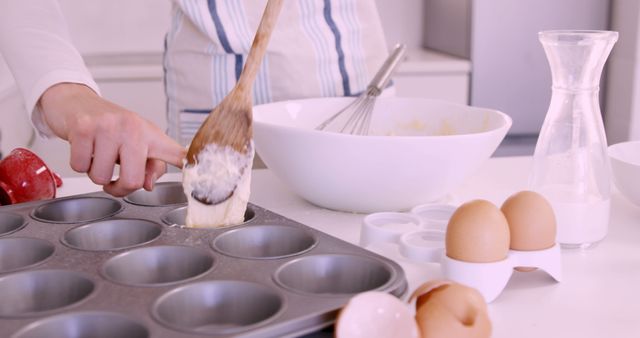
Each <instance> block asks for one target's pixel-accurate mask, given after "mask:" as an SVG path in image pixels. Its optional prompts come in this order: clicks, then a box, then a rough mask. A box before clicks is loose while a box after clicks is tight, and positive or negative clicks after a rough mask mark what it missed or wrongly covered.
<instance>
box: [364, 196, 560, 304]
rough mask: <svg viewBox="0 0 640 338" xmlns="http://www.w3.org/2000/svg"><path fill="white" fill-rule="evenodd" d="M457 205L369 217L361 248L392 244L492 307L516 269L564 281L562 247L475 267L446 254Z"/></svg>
mask: <svg viewBox="0 0 640 338" xmlns="http://www.w3.org/2000/svg"><path fill="white" fill-rule="evenodd" d="M455 210H456V207H455V206H453V205H447V204H424V205H420V206H417V207H415V208H413V209H411V212H409V213H400V212H379V213H373V214H370V215H367V216H366V217H365V218H364V220H363V223H362V229H361V231H360V245H361V246H363V247H368V246H370V245H373V244H375V243H392V244H396V245H398V246H399V251H400V253H401V254H402V255H403V256H404V257H406V258H408V259H411V260H413V261H415V262H420V263H439V264H440V266H441V269H442V274H443V277H444V278H447V279H450V280H452V281H455V282H458V283H461V284H464V285H467V286H470V287H473V288H475V289H477V290H478V291H479V292H480V293H481V294H482V296H483V297H484V298H485V300H486V301H487V302H488V303H489V302H492V301H494V300H495V299H496V298H497V297H498V296H499V295H500V293H501V292H502V290H504V288H505V287H506V285H507V282H508V281H509V279H510V278H511V275H512V273H513V271H514V268H517V267H530V268H538V269H541V270H543V271H545V272H547V273H548V274H549V275H550V276H551V277H552V278H553V279H554V280H555V281H557V282H560V281H561V279H562V260H561V251H560V245H558V244H556V245H554V246H553V247H551V248H548V249H545V250H535V251H517V250H509V253H508V254H507V258H506V259H504V260H501V261H498V262H492V263H471V262H464V261H460V260H456V259H452V258H450V257H448V256H447V255H446V254H445V235H446V227H447V223H448V221H449V218H450V217H451V215H452V214H453V212H454V211H455Z"/></svg>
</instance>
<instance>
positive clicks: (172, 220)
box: [161, 206, 256, 229]
mask: <svg viewBox="0 0 640 338" xmlns="http://www.w3.org/2000/svg"><path fill="white" fill-rule="evenodd" d="M255 217H256V213H255V211H254V210H253V209H252V208H251V207H250V206H248V207H247V210H246V211H245V213H244V222H243V223H240V224H236V225H230V226H226V227H224V228H226V229H228V228H231V227H235V226H239V225H243V224H246V223H248V222H250V221H251V220H253V219H254V218H255ZM161 219H162V222H163V223H164V224H166V225H169V226H180V227H184V228H186V227H185V226H184V224H185V223H186V222H185V220H186V219H187V207H186V206H185V207H180V208H176V209H173V210H171V211H168V212H167V213H165V214H164V215H162V218H161ZM186 229H191V228H186Z"/></svg>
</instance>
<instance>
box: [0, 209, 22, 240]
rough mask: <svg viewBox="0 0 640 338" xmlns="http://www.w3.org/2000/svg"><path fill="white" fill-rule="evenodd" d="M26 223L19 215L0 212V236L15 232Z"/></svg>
mask: <svg viewBox="0 0 640 338" xmlns="http://www.w3.org/2000/svg"><path fill="white" fill-rule="evenodd" d="M26 224H27V223H26V220H25V219H24V217H22V216H20V215H17V214H14V213H11V212H0V237H2V236H5V235H9V234H12V233H14V232H16V231H18V230H20V229H22V228H23V227H24V226H25V225H26Z"/></svg>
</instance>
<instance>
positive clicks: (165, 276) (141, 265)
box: [102, 246, 214, 286]
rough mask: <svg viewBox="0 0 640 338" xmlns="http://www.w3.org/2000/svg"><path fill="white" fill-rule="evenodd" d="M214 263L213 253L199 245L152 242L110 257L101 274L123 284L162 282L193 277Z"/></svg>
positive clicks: (204, 271) (175, 281) (181, 280)
mask: <svg viewBox="0 0 640 338" xmlns="http://www.w3.org/2000/svg"><path fill="white" fill-rule="evenodd" d="M213 265H214V259H213V257H211V255H210V254H209V253H208V252H207V251H205V250H202V249H198V248H192V247H187V246H153V247H147V248H140V249H135V250H131V251H128V252H125V253H122V254H120V255H117V256H115V257H113V258H111V259H109V260H108V261H107V262H106V263H105V264H104V266H103V268H102V274H103V275H104V276H105V277H106V278H107V279H109V280H111V281H114V282H116V283H120V284H124V285H132V286H164V285H170V284H175V283H179V282H184V281H188V280H191V279H193V278H196V277H198V276H200V275H202V274H204V273H206V272H208V271H209V270H211V269H212V268H213Z"/></svg>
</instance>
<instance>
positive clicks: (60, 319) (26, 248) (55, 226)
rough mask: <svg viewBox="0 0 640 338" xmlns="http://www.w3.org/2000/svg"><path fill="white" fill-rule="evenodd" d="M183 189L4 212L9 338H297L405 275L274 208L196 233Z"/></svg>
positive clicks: (2, 315) (398, 288) (4, 305)
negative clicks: (190, 224)
mask: <svg viewBox="0 0 640 338" xmlns="http://www.w3.org/2000/svg"><path fill="white" fill-rule="evenodd" d="M185 209H186V199H185V197H184V193H183V190H182V185H181V183H180V182H171V183H160V184H158V185H156V187H155V189H154V191H153V192H146V191H142V190H141V191H137V192H135V193H133V194H132V195H129V196H128V197H126V198H124V199H119V198H112V197H110V196H108V195H106V194H104V193H102V192H100V193H92V194H86V195H79V196H72V197H68V198H60V199H55V200H49V201H41V202H32V203H24V204H17V205H12V206H4V207H0V337H11V338H33V337H92V338H106V337H109V338H111V337H129V338H147V337H158V338H169V337H171V338H192V337H193V338H195V337H230V336H233V337H298V336H300V335H304V334H306V333H309V332H313V331H317V330H319V329H321V328H323V327H327V326H330V325H331V324H332V323H333V322H334V321H335V317H336V314H337V312H338V310H339V309H340V308H341V307H343V306H344V305H345V304H346V303H347V302H348V301H349V299H350V298H351V297H352V296H353V295H355V294H357V293H359V292H363V291H369V290H377V291H383V292H387V293H390V294H393V295H395V296H398V297H403V296H404V295H405V294H406V291H407V282H406V278H405V276H404V272H403V270H402V268H401V267H400V266H399V265H398V264H396V263H394V262H393V261H391V260H389V259H386V258H384V257H381V256H379V255H376V254H373V253H371V252H369V251H368V250H365V249H363V248H360V247H358V246H356V245H353V244H350V243H347V242H344V241H342V240H339V239H337V238H334V237H331V236H329V235H327V234H324V233H322V232H319V231H317V230H314V229H312V228H310V227H307V226H305V225H303V224H300V223H298V222H295V221H293V220H290V219H287V218H285V217H283V216H280V215H278V214H275V213H273V212H271V211H268V210H266V209H263V208H260V207H258V206H255V205H249V207H248V209H247V212H246V214H245V219H246V222H245V223H244V224H242V225H238V226H233V227H226V228H218V229H188V228H182V227H181V226H177V225H176V224H183V223H184V219H185V214H186V210H185Z"/></svg>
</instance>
